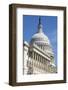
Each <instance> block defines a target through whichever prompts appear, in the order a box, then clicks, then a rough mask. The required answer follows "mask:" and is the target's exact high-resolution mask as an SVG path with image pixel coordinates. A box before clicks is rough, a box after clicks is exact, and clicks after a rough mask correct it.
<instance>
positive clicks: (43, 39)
mask: <svg viewBox="0 0 68 90" xmlns="http://www.w3.org/2000/svg"><path fill="white" fill-rule="evenodd" d="M31 41H33V43H34V42H35V43H37V44H47V45H50V41H49V39H48V37H47V36H46V35H45V34H44V33H43V32H38V33H36V34H34V35H33V36H32V40H31Z"/></svg>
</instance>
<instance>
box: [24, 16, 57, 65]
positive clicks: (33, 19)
mask: <svg viewBox="0 0 68 90" xmlns="http://www.w3.org/2000/svg"><path fill="white" fill-rule="evenodd" d="M38 22H39V16H33V15H24V16H23V24H24V27H23V30H24V34H23V35H24V40H25V41H27V42H28V43H29V42H30V40H31V37H32V36H33V35H34V34H35V33H36V32H37V31H38ZM41 23H42V25H43V32H44V33H45V34H46V35H47V36H48V38H49V40H50V42H51V45H52V49H53V52H54V55H55V64H57V16H41Z"/></svg>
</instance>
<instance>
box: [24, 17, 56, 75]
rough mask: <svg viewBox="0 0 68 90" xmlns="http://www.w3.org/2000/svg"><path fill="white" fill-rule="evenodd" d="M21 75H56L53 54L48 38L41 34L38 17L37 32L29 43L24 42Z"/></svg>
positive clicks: (41, 27)
mask: <svg viewBox="0 0 68 90" xmlns="http://www.w3.org/2000/svg"><path fill="white" fill-rule="evenodd" d="M23 47H24V59H23V74H45V73H56V72H57V69H56V65H55V59H54V53H53V50H52V47H51V44H50V41H49V39H48V37H47V36H46V35H45V34H44V32H43V26H42V23H41V18H40V17H39V24H38V31H37V33H36V34H34V35H33V36H32V38H31V40H30V42H29V43H27V41H24V46H23Z"/></svg>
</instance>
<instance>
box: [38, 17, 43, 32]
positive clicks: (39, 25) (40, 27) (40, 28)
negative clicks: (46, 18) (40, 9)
mask: <svg viewBox="0 0 68 90" xmlns="http://www.w3.org/2000/svg"><path fill="white" fill-rule="evenodd" d="M38 32H40V33H41V32H43V31H42V23H41V17H40V16H39V24H38Z"/></svg>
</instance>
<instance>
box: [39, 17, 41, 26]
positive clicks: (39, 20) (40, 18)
mask: <svg viewBox="0 0 68 90" xmlns="http://www.w3.org/2000/svg"><path fill="white" fill-rule="evenodd" d="M40 24H41V17H40V16H39V25H40Z"/></svg>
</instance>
